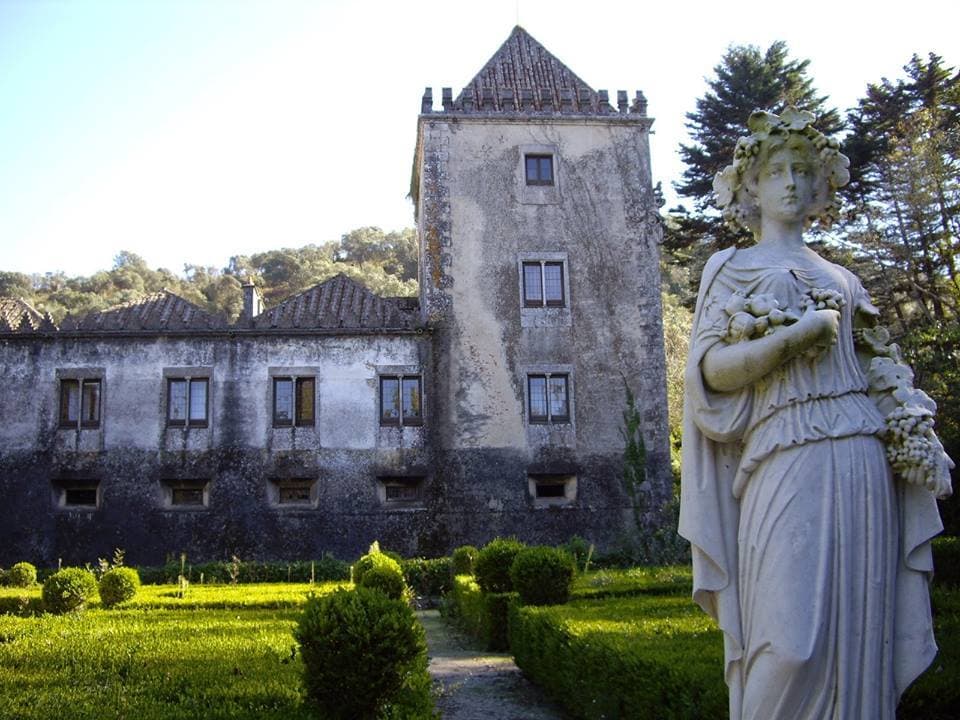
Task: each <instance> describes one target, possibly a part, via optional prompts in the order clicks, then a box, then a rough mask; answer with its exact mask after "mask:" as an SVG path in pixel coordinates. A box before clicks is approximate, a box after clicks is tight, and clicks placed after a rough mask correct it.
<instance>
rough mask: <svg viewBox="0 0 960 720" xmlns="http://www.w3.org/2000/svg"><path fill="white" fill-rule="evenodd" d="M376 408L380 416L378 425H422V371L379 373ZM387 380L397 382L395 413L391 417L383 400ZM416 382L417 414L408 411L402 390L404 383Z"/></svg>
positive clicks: (405, 395)
mask: <svg viewBox="0 0 960 720" xmlns="http://www.w3.org/2000/svg"><path fill="white" fill-rule="evenodd" d="M377 377H378V383H377V386H378V393H379V396H378V398H377V399H378V409H379V416H380V425H381V426H382V427H421V426H422V425H423V415H424V401H423V373H412V372H408V373H380V374H379V375H378V376H377ZM388 382H396V383H397V392H398V393H399V397H398V398H397V404H398V407H397V415H396V417H393V416H392V415H388V414H387V413H386V412H385V409H386V407H385V405H384V400H385V398H386V397H387V393H386V392H385V391H384V385H385V383H388ZM407 382H416V393H417V396H418V398H419V407H418V408H417V414H415V415H414V414H413V413H412V412H410V413H408V412H407V411H408V407H407V402H406V398H407V394H406V392H405V391H404V386H405V383H407Z"/></svg>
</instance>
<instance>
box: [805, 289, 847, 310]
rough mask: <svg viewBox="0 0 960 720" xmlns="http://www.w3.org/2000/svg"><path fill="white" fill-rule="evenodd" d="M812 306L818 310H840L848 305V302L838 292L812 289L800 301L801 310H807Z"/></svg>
mask: <svg viewBox="0 0 960 720" xmlns="http://www.w3.org/2000/svg"><path fill="white" fill-rule="evenodd" d="M811 305H812V306H813V307H814V309H816V310H839V309H840V308H842V307H843V306H844V305H846V300H844V299H843V295H841V294H840V293H839V292H837V291H836V290H830V289H829V288H828V289H824V288H811V289H810V290H808V291H807V295H806V297H804V298H803V299H802V300H801V301H800V309H801V310H806V309H807V308H808V307H810V306H811Z"/></svg>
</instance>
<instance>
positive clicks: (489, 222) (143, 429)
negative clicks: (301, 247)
mask: <svg viewBox="0 0 960 720" xmlns="http://www.w3.org/2000/svg"><path fill="white" fill-rule="evenodd" d="M645 106H646V103H645V100H644V99H643V96H642V95H641V94H640V93H637V95H636V98H635V99H634V100H633V101H632V102H629V101H628V99H627V95H626V93H624V92H618V93H617V97H616V107H614V106H613V105H611V102H610V99H609V97H608V94H607V93H606V91H603V90H600V91H596V90H593V89H592V88H590V87H589V86H588V85H587V84H586V83H585V82H583V81H582V80H581V79H580V78H578V77H577V76H576V75H575V74H573V73H572V72H571V71H570V70H569V69H567V68H566V67H565V66H564V65H563V64H562V63H561V62H559V61H558V60H557V59H556V58H555V57H553V56H552V55H551V54H550V53H549V52H548V51H547V50H545V49H544V48H543V47H542V46H541V45H540V44H539V43H537V42H536V41H535V40H534V39H533V38H532V37H530V35H529V34H527V33H526V32H525V31H524V30H523V29H522V28H519V27H518V28H516V29H515V30H514V31H513V32H512V33H511V35H510V37H509V38H508V39H507V41H506V42H505V43H504V44H503V46H502V47H501V48H500V49H499V50H498V51H497V52H496V54H495V55H494V56H493V58H491V60H490V61H489V62H488V63H487V64H486V65H485V66H484V67H483V69H482V70H481V71H480V72H479V73H478V74H477V76H476V77H475V78H474V79H473V80H472V81H471V82H470V83H469V84H468V85H467V86H466V87H465V88H464V89H463V91H462V92H461V93H460V94H459V95H458V96H456V97H454V96H453V93H452V91H451V90H450V89H448V88H444V89H443V90H442V91H441V98H440V106H439V107H438V108H436V109H435V108H434V100H433V95H432V92H431V91H430V90H429V89H428V90H427V91H426V93H425V94H424V97H423V100H422V107H421V114H420V116H419V119H418V125H417V144H416V153H415V157H414V166H413V179H412V187H411V195H412V197H413V200H414V203H415V208H416V220H417V229H418V236H419V242H420V272H419V275H420V278H419V280H420V295H419V298H381V297H378V296H376V295H374V294H373V293H371V292H370V291H369V290H367V289H366V288H364V287H363V286H361V285H359V284H358V283H356V282H354V281H352V280H350V279H349V278H347V277H345V276H342V275H340V276H337V277H334V278H331V279H329V280H327V281H325V282H323V283H321V284H319V285H317V286H316V287H313V288H310V289H309V290H306V291H304V292H302V293H300V294H299V295H296V296H294V297H292V298H289V299H287V300H286V301H284V302H282V303H281V304H280V305H278V306H276V307H273V308H269V309H263V308H262V307H261V303H260V299H259V294H258V293H257V291H256V289H255V288H254V287H253V286H247V287H245V288H244V292H245V297H244V312H243V314H242V316H241V318H240V319H239V320H238V321H237V322H236V323H232V324H229V323H227V322H225V321H224V320H223V319H221V318H219V317H216V316H212V315H209V314H207V313H206V312H204V311H203V310H202V309H200V308H198V307H196V306H194V305H192V304H190V303H188V302H187V301H185V300H183V299H182V298H179V297H177V296H176V295H173V294H172V293H168V292H163V293H158V294H156V295H151V296H148V297H145V298H143V299H141V300H139V301H137V302H135V303H132V304H128V305H125V306H121V307H117V308H112V309H109V310H106V311H103V312H97V313H92V314H90V315H87V316H84V317H76V318H73V317H68V318H66V319H65V320H64V321H63V322H62V323H61V324H60V326H59V327H57V326H56V325H55V324H54V323H53V322H52V320H51V319H50V318H49V317H46V316H41V315H40V314H39V313H37V312H36V311H35V310H33V309H32V308H31V307H30V306H29V305H27V304H26V303H24V302H23V301H20V300H13V299H4V300H0V368H2V372H3V373H4V375H5V377H6V378H7V381H8V388H15V389H16V390H15V391H8V392H7V393H4V394H3V395H2V396H0V415H2V417H3V423H2V424H0V496H2V498H3V504H2V507H0V564H3V563H9V562H13V561H15V560H20V559H30V560H32V561H35V562H39V563H42V564H52V563H55V562H56V561H57V559H58V558H63V560H64V561H65V562H84V561H89V560H92V559H93V558H95V557H98V556H106V555H108V554H109V553H110V552H111V551H112V549H113V548H114V547H123V548H125V549H126V550H127V553H128V557H129V558H130V560H131V561H132V562H136V563H159V562H162V561H163V559H164V558H165V557H166V556H168V555H170V554H177V553H180V552H187V553H188V554H189V555H190V557H191V558H194V559H198V560H199V559H201V558H211V559H219V558H225V557H229V556H230V555H231V554H236V555H238V556H240V557H243V558H275V559H287V558H308V557H317V556H319V555H320V554H321V553H323V552H333V553H334V554H336V555H338V556H340V557H352V556H355V555H357V554H358V553H360V552H361V551H363V550H364V549H365V548H366V547H367V545H368V544H369V543H370V542H371V541H372V540H374V539H379V540H380V542H381V543H382V545H384V546H385V547H388V548H391V549H396V550H398V551H400V552H403V553H406V554H414V553H422V554H438V553H442V552H447V551H449V550H450V549H451V548H452V547H454V546H456V545H459V544H463V543H472V544H477V545H479V544H482V543H484V542H486V541H487V540H489V539H491V538H492V537H494V536H496V535H508V534H510V535H517V536H519V537H520V538H521V539H524V540H526V541H529V542H549V543H556V542H562V541H564V540H566V539H567V538H569V537H570V536H571V535H574V534H580V535H582V536H584V537H586V538H588V539H589V540H591V541H594V542H596V543H598V544H599V545H600V546H601V547H613V546H616V545H617V544H618V543H620V542H622V541H624V540H625V539H629V538H630V537H631V536H632V535H633V534H635V533H637V532H646V531H650V530H653V529H655V528H656V525H657V523H658V522H660V518H659V516H658V515H657V513H656V512H654V511H652V509H654V508H656V507H658V506H660V505H661V504H662V503H663V501H664V500H665V499H666V498H668V497H669V493H670V485H671V481H670V468H669V457H668V449H667V442H668V441H667V421H666V417H667V413H666V390H665V373H664V356H663V340H662V328H661V312H660V285H659V267H658V266H659V253H658V241H659V237H660V228H659V220H658V217H657V210H656V204H655V201H654V197H653V191H652V183H651V178H650V169H649V149H648V132H649V129H650V125H651V123H652V120H651V119H650V118H648V117H647V115H646V107H645ZM628 388H629V390H630V391H631V392H632V393H633V394H634V395H635V397H636V405H637V408H638V410H639V412H640V415H641V418H642V434H643V437H644V441H645V445H646V448H647V478H648V482H647V483H646V484H645V486H644V487H643V489H642V492H641V493H640V495H638V496H631V494H630V493H629V492H628V491H627V489H626V488H625V486H624V483H623V453H624V447H625V440H624V437H623V434H622V429H623V424H624V423H623V413H624V410H625V409H626V408H627V389H628ZM638 527H639V528H640V529H639V530H638Z"/></svg>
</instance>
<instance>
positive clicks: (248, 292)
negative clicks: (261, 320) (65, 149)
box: [240, 278, 263, 325]
mask: <svg viewBox="0 0 960 720" xmlns="http://www.w3.org/2000/svg"><path fill="white" fill-rule="evenodd" d="M240 288H241V289H242V290H243V315H241V319H242V320H243V322H244V323H245V324H247V325H249V324H250V322H251V321H252V320H253V318H255V317H256V316H257V315H259V314H260V313H261V312H263V296H262V295H260V290H259V289H258V288H257V286H256V285H254V284H253V281H252V280H250V279H249V278H247V281H246V282H245V283H244V284H243V285H241V286H240Z"/></svg>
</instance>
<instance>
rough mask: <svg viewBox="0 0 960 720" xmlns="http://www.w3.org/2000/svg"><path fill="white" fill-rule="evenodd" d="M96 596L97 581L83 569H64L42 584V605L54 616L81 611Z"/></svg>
mask: <svg viewBox="0 0 960 720" xmlns="http://www.w3.org/2000/svg"><path fill="white" fill-rule="evenodd" d="M96 594H97V579H96V578H95V577H94V576H93V573H92V572H90V571H89V570H84V569H83V568H64V569H63V570H58V571H57V572H55V573H54V574H53V575H51V576H50V577H48V578H47V579H46V580H45V581H44V583H43V591H42V592H41V596H42V597H43V605H44V607H45V608H46V609H47V611H48V612H51V613H53V614H55V615H60V614H63V613H68V612H71V611H73V610H81V609H83V606H84V605H85V604H86V602H87V601H88V600H89V599H90V598H92V597H94V596H95V595H96Z"/></svg>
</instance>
